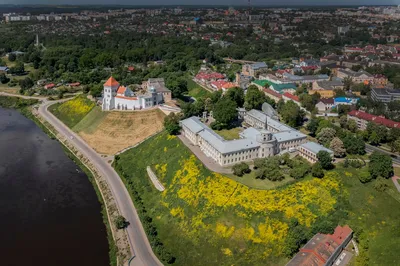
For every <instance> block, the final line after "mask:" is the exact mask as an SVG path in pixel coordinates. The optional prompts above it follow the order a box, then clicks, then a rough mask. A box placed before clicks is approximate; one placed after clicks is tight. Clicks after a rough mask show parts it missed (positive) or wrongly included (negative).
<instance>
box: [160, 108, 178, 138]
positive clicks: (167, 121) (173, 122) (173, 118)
mask: <svg viewBox="0 0 400 266" xmlns="http://www.w3.org/2000/svg"><path fill="white" fill-rule="evenodd" d="M179 120H180V116H179V115H176V114H175V113H170V114H169V115H168V116H166V117H165V118H164V127H165V129H166V130H167V131H168V133H169V134H170V135H177V134H178V133H179V131H180V129H181V127H180V125H179Z"/></svg>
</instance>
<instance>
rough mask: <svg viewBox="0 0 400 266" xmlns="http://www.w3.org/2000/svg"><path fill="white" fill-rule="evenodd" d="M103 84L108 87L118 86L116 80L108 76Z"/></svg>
mask: <svg viewBox="0 0 400 266" xmlns="http://www.w3.org/2000/svg"><path fill="white" fill-rule="evenodd" d="M104 86H108V87H115V86H119V83H118V81H116V80H115V78H113V77H110V78H109V79H108V80H107V82H106V83H104Z"/></svg>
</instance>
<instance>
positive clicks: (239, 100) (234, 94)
mask: <svg viewBox="0 0 400 266" xmlns="http://www.w3.org/2000/svg"><path fill="white" fill-rule="evenodd" d="M225 97H227V98H229V99H231V100H232V101H234V102H236V105H237V106H238V107H242V106H243V104H244V91H243V89H242V88H238V87H235V88H231V89H229V90H228V91H227V92H226V94H225Z"/></svg>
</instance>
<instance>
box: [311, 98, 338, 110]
mask: <svg viewBox="0 0 400 266" xmlns="http://www.w3.org/2000/svg"><path fill="white" fill-rule="evenodd" d="M334 104H335V100H334V99H333V98H321V99H319V101H318V103H317V104H316V105H315V107H317V109H318V111H319V112H326V111H329V110H331V109H332V107H333V106H334Z"/></svg>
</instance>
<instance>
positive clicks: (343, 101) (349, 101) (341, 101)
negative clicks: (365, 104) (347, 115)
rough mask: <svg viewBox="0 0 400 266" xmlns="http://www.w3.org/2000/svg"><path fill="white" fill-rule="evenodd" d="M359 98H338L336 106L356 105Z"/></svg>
mask: <svg viewBox="0 0 400 266" xmlns="http://www.w3.org/2000/svg"><path fill="white" fill-rule="evenodd" d="M358 100H359V99H358V98H349V97H337V98H335V104H334V106H338V105H356V104H357V103H358Z"/></svg>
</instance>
